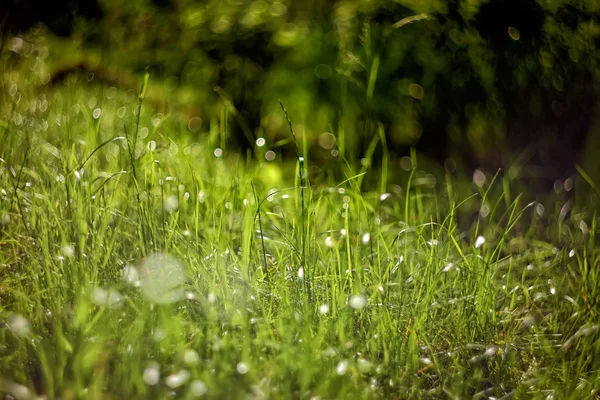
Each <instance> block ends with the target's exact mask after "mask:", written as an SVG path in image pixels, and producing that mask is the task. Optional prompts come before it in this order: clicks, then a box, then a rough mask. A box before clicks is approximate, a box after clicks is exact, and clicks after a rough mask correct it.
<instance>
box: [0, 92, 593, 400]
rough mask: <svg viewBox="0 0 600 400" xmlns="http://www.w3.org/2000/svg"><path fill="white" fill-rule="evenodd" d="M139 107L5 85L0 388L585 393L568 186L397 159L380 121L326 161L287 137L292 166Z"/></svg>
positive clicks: (393, 394) (116, 393)
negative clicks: (538, 194) (240, 151)
mask: <svg viewBox="0 0 600 400" xmlns="http://www.w3.org/2000/svg"><path fill="white" fill-rule="evenodd" d="M139 110H140V107H139V103H138V100H137V97H136V96H133V97H132V96H131V95H130V94H127V93H121V92H119V91H112V90H105V89H103V88H100V87H96V86H92V87H87V88H86V87H84V86H81V85H76V86H66V87H65V88H63V89H60V90H58V91H56V92H55V93H46V94H42V95H40V94H39V93H36V92H34V91H33V90H30V89H29V88H28V87H26V86H25V87H18V88H17V90H16V91H14V92H13V91H11V92H10V93H6V95H5V101H4V103H3V107H2V110H0V111H1V120H0V138H2V139H3V142H2V143H3V145H2V147H1V148H0V157H1V158H2V160H0V189H1V192H0V218H1V219H0V222H1V230H0V260H1V265H0V268H1V269H0V276H1V282H0V299H1V301H0V320H1V321H2V326H1V328H0V373H1V376H2V388H1V389H0V390H2V391H4V392H10V393H12V395H13V396H14V397H16V398H19V399H21V398H34V397H36V396H40V397H42V396H46V397H47V398H56V397H60V398H64V399H68V398H115V399H117V398H164V397H168V396H175V397H178V398H195V397H202V396H206V397H210V398H244V397H250V398H256V399H259V398H323V399H324V398H367V397H368V398H411V397H412V398H456V399H459V398H469V397H472V398H492V397H493V398H505V399H506V398H510V397H514V398H572V399H582V398H592V397H594V396H595V390H597V389H598V387H599V385H600V377H599V372H598V368H599V366H600V365H599V363H600V359H599V358H598V357H595V355H596V354H598V352H599V351H600V348H599V344H600V341H598V332H597V330H598V325H597V323H598V308H597V305H598V300H599V299H600V295H599V293H598V276H599V272H600V271H599V269H598V258H599V255H600V252H599V251H598V250H597V246H596V236H595V235H596V232H597V226H596V216H595V214H592V213H591V212H590V210H588V209H587V208H585V207H583V208H582V206H581V205H577V206H576V205H575V203H574V202H573V201H572V200H570V198H569V195H570V192H566V191H564V190H563V191H562V192H561V193H557V194H554V195H552V196H549V195H548V196H546V197H545V198H543V197H542V198H539V199H538V201H536V202H530V198H531V196H530V194H527V193H522V194H519V192H518V191H515V187H517V186H516V181H518V178H517V179H515V180H513V181H511V180H510V179H509V178H508V177H507V176H505V175H504V174H496V175H494V174H487V173H484V172H483V171H479V172H478V174H477V176H476V179H475V182H474V183H469V184H468V185H467V184H465V182H464V180H460V179H458V178H457V177H455V176H453V175H452V174H450V173H446V175H445V177H444V176H438V177H437V180H436V178H435V177H434V176H433V175H430V174H428V173H427V172H424V171H422V170H420V169H419V168H418V161H419V160H418V157H417V156H416V155H413V157H412V160H404V161H405V164H406V161H409V168H407V169H408V170H407V171H404V170H401V169H400V168H399V165H400V163H399V160H394V159H393V158H390V155H389V154H388V153H387V151H386V149H385V142H384V138H385V136H384V135H382V136H381V137H380V138H379V139H377V140H376V139H374V142H373V143H372V147H369V149H368V150H367V151H366V154H365V155H364V157H365V159H364V160H363V162H362V163H361V164H360V165H354V163H352V162H348V163H346V162H344V160H342V157H341V155H340V156H338V158H336V159H335V160H334V161H333V162H334V164H333V165H334V168H335V172H336V174H332V173H330V171H329V170H326V169H319V168H318V166H317V165H313V164H312V160H311V156H310V154H306V153H304V154H303V153H302V152H301V151H302V143H300V144H299V150H298V153H299V154H298V156H301V157H304V158H305V161H304V164H303V165H302V166H300V164H299V163H298V160H297V159H296V158H294V157H292V158H291V159H286V160H282V158H283V157H282V155H281V154H279V155H278V156H276V157H275V159H274V160H272V161H267V160H266V159H265V153H266V152H267V151H268V150H269V149H271V148H270V147H269V146H271V145H272V144H270V143H263V142H260V144H259V145H257V148H256V149H255V151H254V154H252V155H250V156H249V158H246V157H244V156H241V155H236V153H235V152H233V151H230V150H227V149H223V147H225V146H224V145H223V143H225V144H226V130H225V128H224V124H223V123H222V122H223V121H205V122H204V127H203V128H202V132H204V133H202V134H201V135H199V136H198V135H197V134H194V135H190V134H189V127H188V126H186V124H185V123H182V122H181V121H180V120H178V119H177V118H174V117H173V118H168V117H165V116H163V115H160V114H153V113H152V112H151V110H150V108H149V107H148V108H146V109H144V111H143V114H142V115H139ZM291 118H292V119H293V116H291ZM377 146H383V147H384V152H383V154H384V158H383V160H372V157H373V154H375V153H374V149H375V148H376V147H377ZM217 148H218V149H219V151H216V150H215V149H217ZM275 150H276V151H275V153H276V154H277V149H275ZM288 157H289V156H288ZM373 165H377V167H376V168H375V167H372V166H373ZM301 170H302V171H305V172H306V174H305V176H304V177H303V178H300V176H299V175H300V171H301ZM390 171H393V172H394V173H393V179H397V181H394V180H393V179H392V178H391V176H392V174H391V173H390ZM336 175H338V176H343V177H344V178H343V179H336V178H334V176H336ZM367 182H368V183H369V185H368V186H369V187H374V188H378V189H376V190H370V191H364V190H363V189H362V188H363V187H365V185H366V183H367ZM397 183H400V185H398V184H397ZM526 198H527V199H528V200H525V199H526ZM576 207H579V208H576Z"/></svg>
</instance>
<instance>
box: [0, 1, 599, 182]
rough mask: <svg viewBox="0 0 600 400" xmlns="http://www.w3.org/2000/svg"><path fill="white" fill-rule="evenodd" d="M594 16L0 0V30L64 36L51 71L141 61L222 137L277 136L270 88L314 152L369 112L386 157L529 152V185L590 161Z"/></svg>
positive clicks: (436, 5) (520, 10) (488, 5)
mask: <svg viewBox="0 0 600 400" xmlns="http://www.w3.org/2000/svg"><path fill="white" fill-rule="evenodd" d="M599 15H600V6H599V5H598V4H597V3H596V2H593V1H575V0H494V1H484V0H464V1H455V0H427V1H415V0H398V1H393V2H392V1H377V0H373V1H366V0H308V1H293V2H292V1H285V0H283V1H266V0H254V1H251V0H209V1H202V2H197V1H191V0H135V1H129V2H122V1H118V0H99V1H82V0H72V1H55V2H46V1H41V0H21V1H14V0H9V1H6V2H3V3H2V5H1V6H0V18H1V19H2V20H3V21H4V22H3V43H7V41H8V38H9V37H10V36H14V35H22V34H23V33H24V32H27V31H28V30H29V29H30V28H32V27H34V26H36V24H37V23H38V22H41V23H43V24H45V25H46V26H47V27H48V28H49V30H50V31H51V32H52V33H51V34H50V35H51V36H52V35H56V36H58V37H64V38H65V39H60V40H59V39H58V38H57V41H56V43H57V45H56V46H54V50H52V49H51V53H50V55H49V59H50V60H51V63H50V64H51V65H53V71H52V76H53V79H52V82H54V83H55V84H59V82H62V81H63V80H64V77H65V76H68V75H69V74H71V73H72V72H73V71H74V70H82V69H83V70H93V71H96V76H97V77H100V78H102V77H104V79H106V80H107V81H108V83H110V84H118V85H125V86H128V85H129V86H135V85H136V84H137V82H139V76H140V74H142V73H143V72H144V71H146V70H149V72H150V73H151V77H152V78H151V79H152V82H153V83H152V88H153V90H154V91H155V93H156V98H157V99H159V100H158V107H159V108H162V109H163V111H164V112H171V113H178V114H183V115H185V116H186V117H187V118H192V117H200V118H201V119H202V120H203V121H218V122H219V123H220V124H224V123H225V122H227V132H228V135H229V136H228V138H227V145H228V146H230V147H231V148H237V149H241V150H243V149H252V148H253V147H254V141H255V140H256V138H257V137H265V138H266V139H267V141H268V142H269V143H276V142H277V141H278V140H281V139H285V138H287V137H288V136H289V135H288V132H287V126H286V123H285V121H284V119H283V118H282V115H281V111H280V108H279V103H278V100H279V99H281V100H282V101H283V102H284V104H285V105H286V107H287V108H288V111H289V113H290V115H291V116H292V119H293V121H294V123H295V124H296V128H297V133H298V134H299V136H300V137H301V138H303V140H305V141H306V144H307V146H309V149H310V152H311V154H312V155H313V156H314V158H316V159H321V160H322V161H326V160H327V159H328V158H331V157H334V155H335V154H338V156H339V155H341V156H344V157H346V158H347V159H348V160H350V161H353V160H358V159H360V158H361V157H362V156H363V153H364V151H365V149H366V147H367V146H368V144H369V143H370V141H371V140H372V138H373V137H374V136H375V135H377V134H378V133H377V132H378V130H379V127H380V126H381V127H383V128H384V131H385V134H386V141H387V144H388V146H389V148H390V149H391V150H392V152H393V154H395V155H397V156H402V155H406V154H408V153H409V149H410V147H413V146H414V147H416V148H417V149H418V150H419V151H420V152H421V153H422V154H424V155H425V156H428V157H429V158H431V159H433V160H436V161H437V162H439V163H440V164H441V163H443V162H444V161H446V160H448V159H452V160H453V161H452V163H451V164H452V165H454V164H457V165H458V166H459V167H460V168H465V169H467V170H473V169H475V168H477V167H484V168H487V169H490V170H494V169H496V168H506V167H508V166H514V165H519V166H527V167H528V168H526V169H525V170H526V171H528V172H527V173H526V174H525V175H526V176H527V175H528V176H529V177H530V178H532V179H533V181H535V184H536V185H537V186H536V187H538V188H540V189H547V188H550V187H552V185H553V182H554V181H555V180H556V179H564V178H565V177H567V176H569V175H571V174H573V171H574V164H575V163H582V164H584V165H586V166H588V169H592V170H594V169H595V166H597V162H595V161H594V160H595V158H596V157H595V156H594V155H595V152H596V151H597V150H598V149H596V147H599V146H598V143H597V142H598V139H597V137H598V136H599V135H600V133H599V132H597V128H595V126H596V124H597V123H596V122H595V121H596V119H597V116H598V90H599V88H600V87H599V84H598V77H599V68H598V65H599V64H598V56H597V52H596V48H597V47H598V44H599V43H600V21H599V20H600V17H599ZM415 16H416V17H415ZM412 17H415V18H414V19H411V18H412ZM69 53H70V56H65V54H69ZM103 71H108V72H104V73H103ZM224 110H225V117H223V115H224V114H223V112H224ZM204 126H205V127H206V126H208V124H204ZM201 132H202V131H201ZM324 132H331V133H332V134H333V135H334V137H335V138H336V139H337V147H336V148H335V149H333V150H335V151H337V153H334V154H333V155H332V153H331V150H332V149H331V148H329V147H331V146H330V145H326V146H325V147H327V148H326V149H324V148H323V143H322V142H321V143H320V142H319V140H318V139H319V137H321V135H323V133H324ZM286 146H287V147H286ZM286 146H283V147H282V148H281V149H280V151H283V152H284V153H285V152H286V151H287V152H293V146H292V145H291V144H288V145H286ZM590 160H591V161H590ZM447 165H448V163H447ZM591 174H592V175H593V174H594V173H593V171H592V172H591Z"/></svg>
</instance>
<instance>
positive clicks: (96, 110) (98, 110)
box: [92, 108, 102, 119]
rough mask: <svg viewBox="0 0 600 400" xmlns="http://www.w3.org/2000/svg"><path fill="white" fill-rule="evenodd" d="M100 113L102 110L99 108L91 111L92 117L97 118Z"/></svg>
mask: <svg viewBox="0 0 600 400" xmlns="http://www.w3.org/2000/svg"><path fill="white" fill-rule="evenodd" d="M101 114H102V110H101V109H99V108H96V109H95V110H94V112H93V113H92V116H93V117H94V119H98V118H100V115H101Z"/></svg>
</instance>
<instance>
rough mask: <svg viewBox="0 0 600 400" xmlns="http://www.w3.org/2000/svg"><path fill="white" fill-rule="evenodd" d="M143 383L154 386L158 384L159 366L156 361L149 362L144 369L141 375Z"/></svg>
mask: <svg viewBox="0 0 600 400" xmlns="http://www.w3.org/2000/svg"><path fill="white" fill-rule="evenodd" d="M142 378H143V379H144V383H145V384H146V385H148V386H154V385H157V384H158V381H159V380H160V367H159V365H158V364H157V363H152V364H150V365H149V366H148V367H147V368H146V369H145V370H144V374H143V376H142Z"/></svg>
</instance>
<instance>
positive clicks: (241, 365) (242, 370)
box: [235, 362, 250, 375]
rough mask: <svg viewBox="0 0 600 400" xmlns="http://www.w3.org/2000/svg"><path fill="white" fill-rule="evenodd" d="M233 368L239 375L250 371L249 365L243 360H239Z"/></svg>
mask: <svg viewBox="0 0 600 400" xmlns="http://www.w3.org/2000/svg"><path fill="white" fill-rule="evenodd" d="M235 369H236V370H237V372H238V374H240V375H245V374H247V373H248V371H250V367H249V366H248V364H246V363H245V362H239V363H238V364H237V366H236V367H235Z"/></svg>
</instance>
